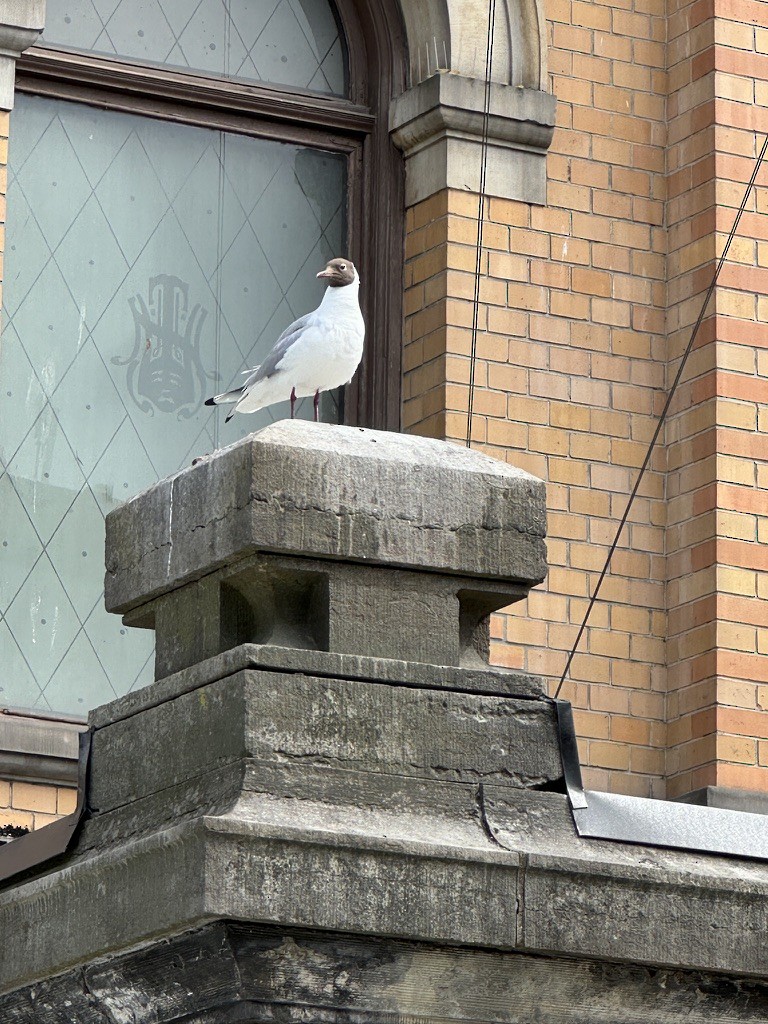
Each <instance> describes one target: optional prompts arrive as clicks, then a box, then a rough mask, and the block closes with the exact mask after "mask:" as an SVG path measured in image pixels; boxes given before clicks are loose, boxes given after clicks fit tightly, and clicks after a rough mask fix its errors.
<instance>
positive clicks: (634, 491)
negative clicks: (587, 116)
mask: <svg viewBox="0 0 768 1024" xmlns="http://www.w3.org/2000/svg"><path fill="white" fill-rule="evenodd" d="M766 152H768V136H766V138H765V141H764V142H763V148H762V149H761V150H760V155H759V156H758V158H757V163H756V164H755V167H754V170H753V171H752V177H751V178H750V179H749V184H748V185H747V188H746V191H745V192H744V197H743V199H742V200H741V206H740V207H739V210H738V213H737V214H736V219H735V220H734V222H733V226H732V228H731V230H730V234H729V235H728V238H727V240H726V243H725V246H724V247H723V252H722V255H721V256H720V259H719V260H718V262H717V267H716V268H715V273H714V276H713V277H712V281H711V283H710V285H709V288H708V289H707V294H706V295H705V296H704V301H703V302H702V304H701V309H700V311H699V315H698V317H697V319H696V323H695V324H694V327H693V331H692V333H691V337H690V340H689V342H688V345H687V346H686V349H685V352H684V353H683V358H682V359H681V360H680V365H679V366H678V368H677V373H676V374H675V379H674V381H673V383H672V387H671V388H670V390H669V394H668V395H667V400H666V402H665V403H664V408H663V410H662V413H661V416H660V417H659V422H658V423H657V424H656V430H655V431H654V434H653V437H652V438H651V443H650V444H649V445H648V451H647V452H646V453H645V459H644V460H643V464H642V466H641V467H640V472H639V474H638V477H637V480H636V481H635V486H634V487H633V488H632V493H631V494H630V496H629V501H628V502H627V507H626V508H625V509H624V515H623V516H622V517H621V522H620V523H619V528H618V530H617V531H616V536H615V537H614V539H613V544H611V546H610V549H609V551H608V557H607V558H606V560H605V565H604V566H603V571H602V572H601V573H600V577H599V579H598V581H597V585H596V586H595V589H594V591H593V593H592V596H591V597H590V599H589V604H588V605H587V611H586V613H585V615H584V620H583V621H582V623H581V626H580V627H579V632H578V634H577V635H576V639H575V641H574V643H573V647H572V648H571V652H570V654H569V655H568V660H567V661H566V663H565V668H564V669H563V674H562V675H561V676H560V682H559V683H558V686H557V689H556V690H555V699H557V696H558V694H559V693H560V690H561V689H562V686H563V683H564V682H565V678H566V676H567V675H568V671H569V669H570V667H571V662H572V661H573V657H574V655H575V653H576V649H577V647H578V646H579V641H580V640H581V637H582V634H583V633H584V630H585V629H586V626H587V621H588V619H589V614H590V612H591V611H592V608H593V606H594V604H595V601H596V600H597V595H598V594H599V593H600V587H601V586H602V585H603V580H604V579H605V576H606V573H607V572H608V568H609V566H610V564H611V558H612V557H613V553H614V551H615V550H616V547H617V545H618V543H619V537H620V536H621V531H622V530H623V529H624V526H625V524H626V522H627V518H628V517H629V510H630V509H631V507H632V502H633V501H634V500H635V495H636V494H637V492H638V490H639V488H640V484H641V482H642V479H643V476H644V475H645V471H646V469H647V467H648V463H649V462H650V461H651V455H652V454H653V449H654V447H655V446H656V441H657V440H658V438H659V434H660V433H661V428H662V427H663V426H664V421H665V420H666V418H667V413H668V412H669V407H670V405H671V404H672V399H673V398H674V397H675V391H676V390H677V385H678V384H679V383H680V378H681V377H682V375H683V370H684V368H685V364H686V362H687V360H688V356H689V355H690V354H691V351H692V350H693V345H694V342H695V341H696V335H697V334H698V333H699V327H701V324H702V321H703V320H704V313H705V312H706V309H707V306H708V305H709V300H710V299H711V298H712V293H713V292H714V290H715V285H716V284H717V279H718V277H719V276H720V271H721V270H722V269H723V264H724V263H725V259H726V256H727V255H728V250H729V249H730V247H731V242H732V241H733V239H734V237H735V236H736V231H737V229H738V227H739V222H740V220H741V216H742V214H743V213H744V210H745V209H746V206H747V202H748V200H749V194H750V192H751V191H752V189H753V187H754V184H755V181H756V180H757V175H758V172H759V170H760V166H761V164H762V162H763V159H764V158H765V154H766Z"/></svg>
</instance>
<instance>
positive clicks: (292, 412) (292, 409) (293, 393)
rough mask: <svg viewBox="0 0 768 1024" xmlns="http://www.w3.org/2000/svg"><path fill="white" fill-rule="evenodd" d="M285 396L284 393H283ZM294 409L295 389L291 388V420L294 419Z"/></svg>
mask: <svg viewBox="0 0 768 1024" xmlns="http://www.w3.org/2000/svg"><path fill="white" fill-rule="evenodd" d="M283 394H285V392H283ZM295 408H296V388H291V419H293V418H294V410H295Z"/></svg>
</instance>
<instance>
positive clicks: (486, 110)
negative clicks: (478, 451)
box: [467, 0, 496, 448]
mask: <svg viewBox="0 0 768 1024" xmlns="http://www.w3.org/2000/svg"><path fill="white" fill-rule="evenodd" d="M495 28H496V0H489V3H488V38H487V39H486V43H485V95H484V97H483V135H482V142H481V145H480V196H479V199H478V206H477V256H476V259H475V294H474V300H473V307H472V347H471V349H470V355H469V396H468V402H467V448H469V447H470V446H471V443H472V405H473V403H474V400H475V362H476V360H477V321H478V314H479V310H480V272H481V270H482V253H483V221H484V219H485V178H486V169H487V165H488V122H489V120H490V115H491V72H492V70H493V37H494V34H495Z"/></svg>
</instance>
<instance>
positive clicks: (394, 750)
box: [89, 670, 561, 811]
mask: <svg viewBox="0 0 768 1024" xmlns="http://www.w3.org/2000/svg"><path fill="white" fill-rule="evenodd" d="M553 722H554V710H553V707H552V705H551V703H549V702H547V701H543V700H525V699H519V700H518V699H514V698H509V697H494V696H487V695H480V694H469V693H461V692H447V691H439V690H426V689H419V688H415V687H406V686H390V685H384V684H380V685H377V686H373V685H371V684H370V683H364V682H353V681H350V680H345V679H330V678H325V679H322V678H312V677H310V676H307V675H304V674H293V675H289V676H285V675H280V674H277V673H274V672H265V671H257V670H251V671H244V672H241V673H238V674H237V675H236V676H233V677H231V678H228V679H224V680H220V681H219V682H216V683H210V684H208V685H207V686H203V687H200V688H199V689H197V690H195V691H193V692H190V693H185V694H182V695H181V696H179V697H177V698H176V699H175V700H171V701H166V702H165V703H163V704H161V705H159V706H156V707H153V708H149V709H147V710H146V711H145V712H144V713H142V714H141V715H134V716H132V717H130V718H127V719H122V720H119V721H117V722H115V723H114V724H113V725H104V726H101V727H100V728H99V729H97V730H96V732H95V735H94V738H93V759H92V772H91V789H90V796H89V799H90V803H91V805H92V806H93V807H96V808H98V809H99V810H100V811H106V810H109V809H111V808H114V807H118V806H120V805H122V804H125V803H129V802H130V801H133V800H137V799H139V798H141V797H144V796H147V795H149V794H150V793H152V792H155V791H156V790H161V789H166V788H168V787H171V786H176V785H179V784H180V783H182V782H183V781H184V780H187V779H194V778H197V777H199V776H201V775H204V774H206V773H208V772H211V771H214V770H216V769H219V768H222V767H224V766H226V765H227V764H230V763H232V762H234V761H236V760H239V759H240V760H242V759H245V758H249V759H252V762H253V763H255V762H258V763H263V764H265V765H267V766H270V765H271V766H276V765H293V766H294V768H295V771H296V772H297V773H301V772H302V771H303V770H304V769H305V768H313V767H324V768H328V767H332V768H338V769H341V770H343V771H345V772H347V773H349V772H353V773H358V774H360V775H361V776H363V777H365V776H367V775H368V774H369V773H376V774H379V775H395V776H398V777H405V778H418V779H439V780H442V781H446V782H470V781H472V782H477V781H485V782H489V783H490V782H495V783H497V784H499V785H510V786H525V787H531V786H541V785H551V784H553V783H555V782H557V781H558V780H559V779H560V778H561V765H560V756H559V751H558V749H557V746H556V745H553V744H552V743H551V742H548V741H549V740H550V738H551V737H552V736H553ZM362 785H363V780H361V786H362ZM333 796H334V794H333V790H332V788H329V791H328V793H327V795H326V799H327V800H328V801H329V802H330V801H332V800H333Z"/></svg>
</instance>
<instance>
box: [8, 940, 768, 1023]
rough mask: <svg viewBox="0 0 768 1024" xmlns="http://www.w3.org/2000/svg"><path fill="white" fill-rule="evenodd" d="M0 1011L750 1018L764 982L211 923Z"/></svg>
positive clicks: (79, 1019) (21, 997)
mask: <svg viewBox="0 0 768 1024" xmlns="http://www.w3.org/2000/svg"><path fill="white" fill-rule="evenodd" d="M0 1015H2V1020H3V1022H4V1024H32V1022H34V1024H105V1022H120V1024H122V1022H124V1021H130V1022H131V1024H158V1022H171V1021H181V1020H182V1019H183V1020H184V1021H193V1022H194V1024H221V1022H234V1021H241V1022H242V1021H271V1020H274V1019H275V1018H276V1017H279V1018H280V1019H282V1020H288V1021H300V1020H306V1019H308V1018H309V1019H312V1020H326V1021H327V1020H358V1021H360V1020H366V1021H367V1020H370V1021H380V1022H382V1024H383V1022H385V1021H391V1020H393V1019H400V1020H402V1019H406V1020H410V1021H424V1024H432V1022H434V1021H435V1020H453V1021H457V1022H466V1024H474V1022H476V1021H479V1020H486V1021H489V1022H494V1024H497V1022H498V1024H515V1022H517V1024H520V1022H528V1021H540V1020H545V1021H548V1022H553V1024H659V1022H662V1021H669V1022H672V1021H678V1020H679V1021H681V1022H685V1024H726V1022H727V1024H732V1022H733V1021H736V1020H739V1021H744V1022H745V1024H758V1022H763V1021H765V1020H766V1019H768V987H766V986H765V985H764V984H761V983H759V982H746V981H730V980H728V979H726V978H724V977H722V976H720V975H716V974H703V973H701V972H694V971H669V970H654V969H646V968H638V967H627V966H622V965H618V964H611V963H595V962H590V961H587V960H584V959H581V958H580V959H574V960H560V959H545V958H542V957H532V956H526V955H524V954H521V953H514V952H513V953H499V952H491V951H486V950H472V949H462V948H458V947H453V946H443V947H438V946H434V945H428V944H425V943H410V942H402V941H396V940H392V939H386V938H383V939H378V938H353V937H350V936H348V935H337V934H328V933H320V932H311V931H300V930H285V929H279V928H270V927H263V926H262V927H258V926H256V927H254V926H248V925H241V924H235V923H229V924H224V923H218V924H213V925H208V926H206V927H204V928H201V929H198V930H195V931H192V932H189V933H187V934H185V935H181V936H178V937H175V938H173V939H171V940H169V941H162V942H159V943H156V944H153V945H152V946H150V947H148V948H143V949H139V950H136V951H134V952H131V953H128V954H126V955H123V956H120V957H116V958H113V959H111V960H109V961H106V962H101V963H96V964H94V965H92V966H89V967H87V968H85V969H79V970H76V971H70V972H67V973H66V974H63V975H60V976H59V977H57V978H54V979H52V980H51V981H48V982H45V983H43V984H41V985H36V986H34V987H33V988H27V989H22V990H19V991H17V992H15V993H12V994H10V995H8V996H5V997H0Z"/></svg>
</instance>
